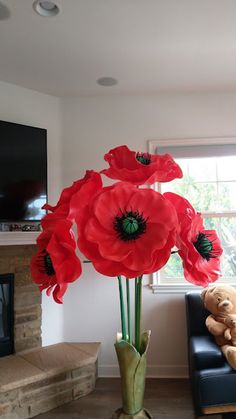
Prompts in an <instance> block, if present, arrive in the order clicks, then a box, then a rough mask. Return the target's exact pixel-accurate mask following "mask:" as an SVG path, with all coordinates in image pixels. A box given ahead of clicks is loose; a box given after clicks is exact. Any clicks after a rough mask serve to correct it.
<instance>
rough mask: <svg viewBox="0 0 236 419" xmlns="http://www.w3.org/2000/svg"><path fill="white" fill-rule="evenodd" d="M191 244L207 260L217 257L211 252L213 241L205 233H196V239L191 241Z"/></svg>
mask: <svg viewBox="0 0 236 419" xmlns="http://www.w3.org/2000/svg"><path fill="white" fill-rule="evenodd" d="M193 245H194V247H195V249H197V251H198V253H200V255H201V256H202V257H203V259H206V260H207V261H209V260H210V259H212V258H214V257H217V255H216V254H214V252H213V243H212V241H211V240H210V238H209V235H207V234H206V233H198V236H197V240H196V241H195V242H193Z"/></svg>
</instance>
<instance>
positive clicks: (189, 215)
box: [164, 192, 223, 286]
mask: <svg viewBox="0 0 236 419" xmlns="http://www.w3.org/2000/svg"><path fill="white" fill-rule="evenodd" d="M164 196H165V197H166V198H167V199H168V200H169V201H170V202H171V203H172V204H173V205H174V206H175V208H176V212H177V215H178V219H179V224H180V231H179V235H178V240H177V246H178V247H179V255H180V257H181V258H182V261H183V269H184V276H185V278H186V279H187V280H188V281H189V282H192V283H193V284H195V285H202V286H207V285H208V284H209V283H210V282H214V281H216V280H217V279H218V278H219V277H220V276H221V272H220V256H221V254H222V252H223V250H222V248H221V245H220V240H219V238H218V236H217V233H216V231H215V230H206V229H205V228H204V225H203V220H202V217H201V214H199V213H196V212H195V210H194V208H193V207H192V205H191V204H190V203H189V202H188V201H187V200H186V199H184V198H182V197H181V196H179V195H177V194H174V193H171V192H166V193H165V194H164Z"/></svg>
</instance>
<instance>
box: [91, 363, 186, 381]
mask: <svg viewBox="0 0 236 419" xmlns="http://www.w3.org/2000/svg"><path fill="white" fill-rule="evenodd" d="M98 376H99V377H104V378H105V377H119V376H120V371H119V367H118V365H115V364H114V365H100V366H98ZM188 377H189V374H188V366H187V365H148V366H147V378H188Z"/></svg>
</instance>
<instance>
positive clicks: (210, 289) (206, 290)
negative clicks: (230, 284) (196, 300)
mask: <svg viewBox="0 0 236 419" xmlns="http://www.w3.org/2000/svg"><path fill="white" fill-rule="evenodd" d="M215 288H216V287H210V288H204V290H203V291H202V292H201V299H202V300H203V301H205V298H206V293H207V292H209V293H212V292H213V291H214V290H215Z"/></svg>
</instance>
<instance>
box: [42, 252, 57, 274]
mask: <svg viewBox="0 0 236 419" xmlns="http://www.w3.org/2000/svg"><path fill="white" fill-rule="evenodd" d="M44 266H45V271H46V273H47V274H48V276H52V275H54V274H55V271H54V267H53V264H52V259H51V258H50V256H49V254H48V253H46V255H45V256H44Z"/></svg>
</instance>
